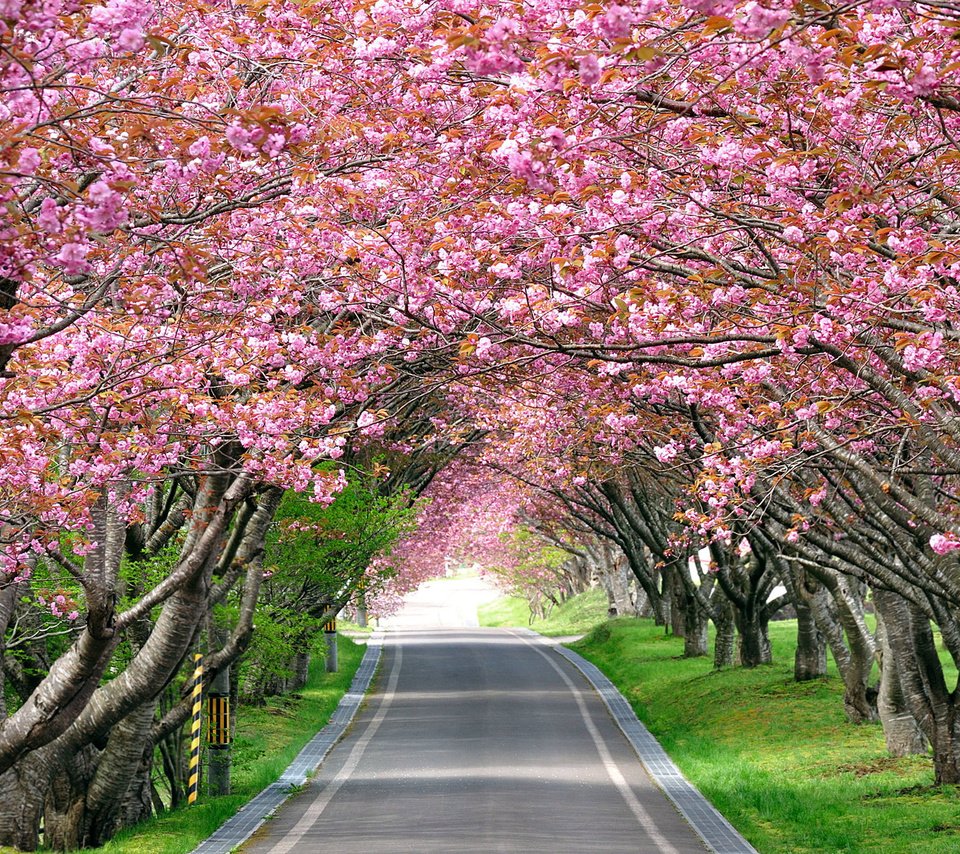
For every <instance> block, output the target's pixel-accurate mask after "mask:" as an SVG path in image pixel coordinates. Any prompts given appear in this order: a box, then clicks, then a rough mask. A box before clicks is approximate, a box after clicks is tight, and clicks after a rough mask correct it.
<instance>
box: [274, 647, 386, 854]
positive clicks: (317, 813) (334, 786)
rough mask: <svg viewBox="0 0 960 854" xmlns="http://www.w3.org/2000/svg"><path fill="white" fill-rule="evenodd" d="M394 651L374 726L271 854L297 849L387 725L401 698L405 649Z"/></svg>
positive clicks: (363, 736) (372, 725) (362, 737)
mask: <svg viewBox="0 0 960 854" xmlns="http://www.w3.org/2000/svg"><path fill="white" fill-rule="evenodd" d="M394 649H395V650H396V654H395V655H394V657H393V666H392V667H391V668H390V676H389V678H388V680H387V687H386V689H385V690H384V692H383V697H382V699H381V700H380V705H379V707H378V708H377V711H376V714H374V716H373V718H372V719H371V720H370V723H369V724H367V728H366V729H365V730H364V731H363V735H362V736H360V738H358V739H357V743H356V744H355V745H354V746H353V747H352V748H351V750H350V753H349V755H348V756H347V759H346V761H345V762H344V763H343V766H342V767H341V768H340V770H339V771H337V773H336V775H335V776H334V778H333V779H332V780H331V781H330V782H329V783H327V785H326V786H324V787H323V789H322V790H321V791H320V792H319V793H318V794H317V797H316V798H314V799H313V800H312V801H311V802H310V804H309V805H308V806H307V809H306V811H305V812H304V814H303V815H302V816H300V818H299V820H298V821H297V823H296V824H295V825H294V826H293V828H291V830H290V831H289V832H288V833H287V834H286V836H284V837H283V839H281V840H280V841H279V842H277V843H276V844H275V845H274V846H273V847H272V848H271V849H270V854H289V852H290V851H291V850H292V849H293V848H294V846H296V845H297V844H299V842H300V840H301V839H303V837H304V836H306V834H307V831H308V830H310V828H312V827H313V826H314V825H315V824H316V823H317V821H318V820H319V819H320V817H321V816H322V815H323V811H324V810H325V809H326V808H327V806H328V805H329V803H330V801H331V800H333V798H334V796H335V795H336V794H337V792H339V791H340V788H341V786H343V784H344V783H346V782H347V780H349V779H350V775H351V774H353V772H354V771H355V770H356V768H357V765H359V764H360V760H361V759H362V758H363V754H364V751H366V749H367V747H368V745H369V744H370V742H371V740H372V739H373V737H374V736H375V735H376V734H377V730H379V729H380V724H382V723H383V720H384V718H385V717H386V716H387V712H388V711H390V706H391V705H392V704H393V699H394V697H396V695H397V682H398V681H399V680H400V667H401V665H402V664H403V647H402V646H401V645H400V644H399V643H398V644H397V645H396V646H394Z"/></svg>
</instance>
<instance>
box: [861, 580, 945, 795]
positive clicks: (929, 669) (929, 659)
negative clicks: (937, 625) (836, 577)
mask: <svg viewBox="0 0 960 854" xmlns="http://www.w3.org/2000/svg"><path fill="white" fill-rule="evenodd" d="M917 594H918V597H919V596H920V595H921V594H920V593H919V591H917ZM874 602H875V603H876V606H877V611H878V612H879V613H880V614H881V615H882V619H883V624H884V632H885V634H886V639H887V641H888V643H889V645H890V650H891V652H892V654H893V657H894V658H895V659H896V661H897V665H898V666H899V668H900V671H899V672H900V686H901V689H902V691H903V697H904V699H905V701H906V705H907V708H909V710H910V712H911V713H912V715H913V717H914V718H915V719H916V721H917V723H918V724H919V726H920V728H921V729H922V730H923V733H924V735H926V737H927V738H928V739H929V740H930V746H931V747H932V748H933V770H934V776H935V779H936V782H937V785H948V784H949V785H955V784H958V783H960V715H958V710H957V698H956V695H955V694H954V693H951V692H950V691H948V689H947V684H946V680H945V678H944V674H943V667H942V666H941V664H940V657H939V655H938V654H937V648H936V643H935V642H934V638H933V631H932V630H931V628H930V619H929V616H928V615H927V614H925V613H924V612H923V611H922V610H921V609H920V608H919V607H918V606H917V605H916V604H915V603H912V602H908V601H907V600H906V599H904V598H903V597H902V596H901V595H900V594H899V593H894V592H892V591H889V590H882V589H879V588H877V589H875V590H874Z"/></svg>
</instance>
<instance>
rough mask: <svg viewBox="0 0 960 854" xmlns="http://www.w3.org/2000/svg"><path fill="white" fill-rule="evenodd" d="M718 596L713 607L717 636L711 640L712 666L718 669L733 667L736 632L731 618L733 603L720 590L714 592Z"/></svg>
mask: <svg viewBox="0 0 960 854" xmlns="http://www.w3.org/2000/svg"><path fill="white" fill-rule="evenodd" d="M714 595H715V596H718V597H719V598H718V600H717V605H716V608H715V612H716V616H715V618H714V625H716V627H717V636H716V638H715V639H714V642H713V666H714V667H715V668H717V669H718V670H719V669H720V668H721V667H733V664H734V659H735V654H734V652H735V647H736V632H735V624H734V619H733V604H732V603H731V602H730V600H729V599H727V597H726V596H724V595H723V591H722V590H717V591H715V592H714Z"/></svg>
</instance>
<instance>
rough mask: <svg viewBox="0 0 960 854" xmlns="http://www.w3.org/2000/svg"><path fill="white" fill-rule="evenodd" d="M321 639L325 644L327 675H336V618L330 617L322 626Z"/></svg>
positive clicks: (337, 662) (338, 666) (337, 668)
mask: <svg viewBox="0 0 960 854" xmlns="http://www.w3.org/2000/svg"><path fill="white" fill-rule="evenodd" d="M323 639H324V640H325V641H326V642H327V673H336V672H337V671H338V670H339V668H340V662H339V661H338V659H337V618H336V617H331V618H330V619H329V620H327V621H326V622H325V623H324V624H323Z"/></svg>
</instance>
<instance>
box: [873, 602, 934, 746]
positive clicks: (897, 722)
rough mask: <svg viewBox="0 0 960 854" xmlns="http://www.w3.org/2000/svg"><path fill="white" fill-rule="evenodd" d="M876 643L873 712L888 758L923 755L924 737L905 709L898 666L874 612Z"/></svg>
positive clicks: (884, 628) (880, 619) (925, 742)
mask: <svg viewBox="0 0 960 854" xmlns="http://www.w3.org/2000/svg"><path fill="white" fill-rule="evenodd" d="M877 641H878V647H879V651H880V667H881V675H880V692H879V694H878V695H877V712H878V713H879V715H880V723H881V725H882V726H883V737H884V739H885V741H886V742H887V751H888V752H889V754H890V755H891V756H911V755H913V754H915V753H926V752H927V738H926V736H925V735H924V734H923V730H921V729H920V725H919V724H918V723H917V719H916V718H915V717H914V716H913V715H912V714H911V712H910V709H909V708H908V707H907V699H906V696H905V695H904V693H903V685H902V684H901V680H900V664H899V662H898V661H897V657H896V656H895V655H894V653H893V650H892V649H891V648H890V641H889V639H888V638H887V631H886V627H885V626H884V622H883V617H882V615H881V614H880V612H879V611H878V612H877Z"/></svg>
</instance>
